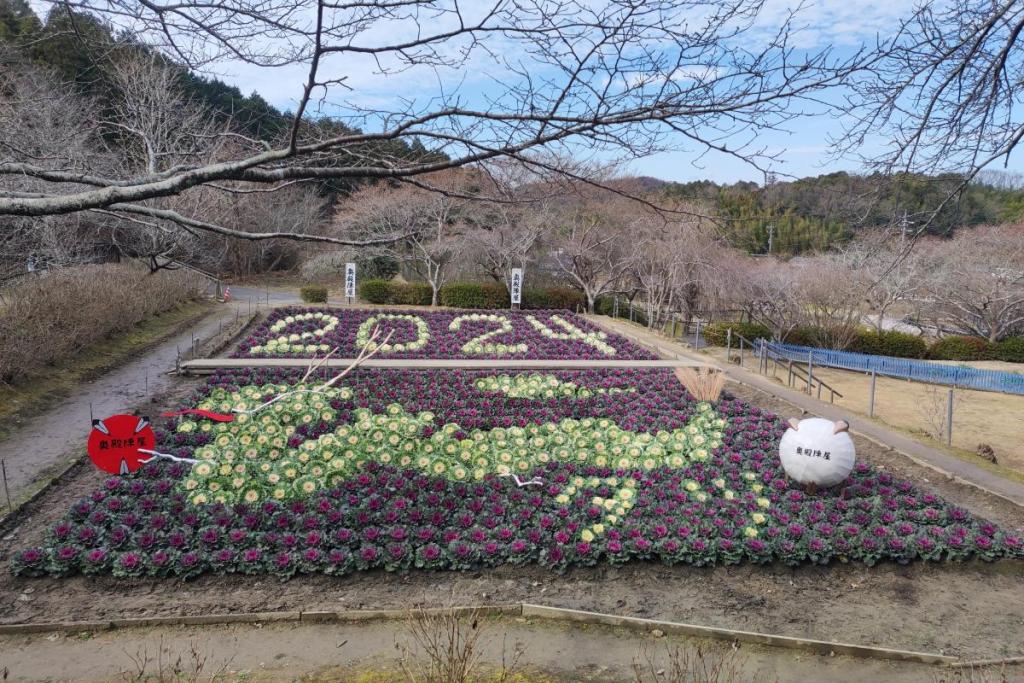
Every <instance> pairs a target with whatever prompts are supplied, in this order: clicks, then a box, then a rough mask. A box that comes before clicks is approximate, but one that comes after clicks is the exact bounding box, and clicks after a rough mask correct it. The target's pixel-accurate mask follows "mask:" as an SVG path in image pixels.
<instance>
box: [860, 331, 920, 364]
mask: <svg viewBox="0 0 1024 683" xmlns="http://www.w3.org/2000/svg"><path fill="white" fill-rule="evenodd" d="M847 350H848V351H854V352H856V353H870V354H873V355H877V356H893V357H896V358H924V357H925V356H926V355H928V345H927V344H926V343H925V341H924V339H923V338H922V337H919V336H917V335H915V334H910V333H907V332H899V331H896V330H883V331H881V332H878V331H877V330H858V331H857V333H856V335H855V336H854V338H853V341H852V342H851V344H850V346H849V347H848V348H847Z"/></svg>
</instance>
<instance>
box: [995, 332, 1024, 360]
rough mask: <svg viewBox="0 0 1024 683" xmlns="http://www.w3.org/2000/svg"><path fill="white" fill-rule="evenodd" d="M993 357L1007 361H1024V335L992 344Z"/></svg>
mask: <svg viewBox="0 0 1024 683" xmlns="http://www.w3.org/2000/svg"><path fill="white" fill-rule="evenodd" d="M992 357H993V358H995V359H996V360H1001V361H1006V362H1007V363H1024V337H1009V338H1008V339H1004V340H1003V341H1000V342H996V343H995V344H993V345H992Z"/></svg>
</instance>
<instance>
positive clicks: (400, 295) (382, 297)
mask: <svg viewBox="0 0 1024 683" xmlns="http://www.w3.org/2000/svg"><path fill="white" fill-rule="evenodd" d="M433 295H434V291H433V290H432V289H431V287H430V285H428V284H427V283H425V282H389V281H388V280H363V281H362V282H361V283H360V284H359V298H360V299H362V300H363V301H366V302H367V303H371V304H397V305H401V306H429V305H430V301H431V299H432V298H433Z"/></svg>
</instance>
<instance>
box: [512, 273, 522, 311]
mask: <svg viewBox="0 0 1024 683" xmlns="http://www.w3.org/2000/svg"><path fill="white" fill-rule="evenodd" d="M509 294H511V295H512V303H513V304H519V303H522V301H523V269H522V268H513V269H512V283H511V287H509Z"/></svg>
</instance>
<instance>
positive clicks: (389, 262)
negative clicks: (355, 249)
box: [343, 256, 398, 280]
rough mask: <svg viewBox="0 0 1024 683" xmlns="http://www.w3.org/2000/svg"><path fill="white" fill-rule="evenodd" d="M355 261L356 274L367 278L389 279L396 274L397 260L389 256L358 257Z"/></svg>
mask: <svg viewBox="0 0 1024 683" xmlns="http://www.w3.org/2000/svg"><path fill="white" fill-rule="evenodd" d="M355 263H356V274H357V275H358V276H359V277H361V278H366V279H367V280H390V279H391V278H393V277H394V276H396V275H398V261H396V260H395V259H393V258H391V257H390V256H373V257H370V258H358V259H356V262H355ZM343 272H344V271H343Z"/></svg>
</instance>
